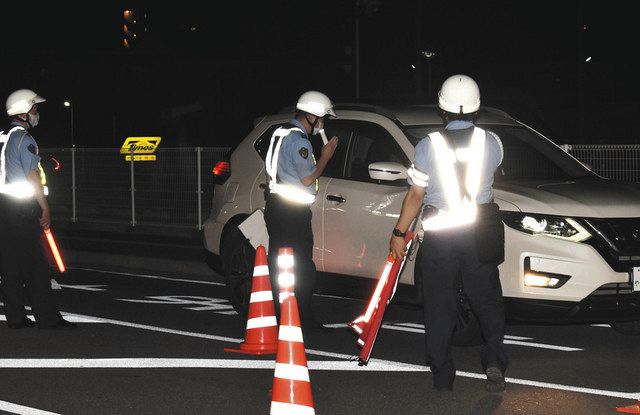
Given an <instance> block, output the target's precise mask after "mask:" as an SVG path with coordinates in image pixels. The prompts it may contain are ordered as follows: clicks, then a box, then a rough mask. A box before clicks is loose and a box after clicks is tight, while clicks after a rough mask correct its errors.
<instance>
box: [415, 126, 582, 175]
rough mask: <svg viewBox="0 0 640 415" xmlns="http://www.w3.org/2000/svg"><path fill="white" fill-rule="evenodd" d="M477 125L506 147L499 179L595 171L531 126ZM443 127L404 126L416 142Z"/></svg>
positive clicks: (497, 172)
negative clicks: (491, 132)
mask: <svg viewBox="0 0 640 415" xmlns="http://www.w3.org/2000/svg"><path fill="white" fill-rule="evenodd" d="M478 126H479V127H481V128H484V129H486V130H491V131H493V132H494V133H496V134H497V135H498V137H500V140H501V141H502V146H503V147H504V159H503V161H502V164H501V165H500V167H499V168H498V170H497V171H496V175H495V181H496V182H507V181H511V180H523V179H553V180H572V179H577V178H581V177H589V176H591V175H592V173H591V172H590V171H589V170H588V169H587V168H586V167H585V166H584V165H582V163H580V162H579V161H577V160H576V159H574V158H573V157H572V156H570V155H569V154H567V153H566V152H564V151H562V149H561V148H559V147H558V146H556V145H555V144H554V143H553V142H551V141H550V140H548V139H547V138H545V137H543V136H542V135H540V134H538V133H536V132H535V131H533V130H531V129H529V128H526V127H524V126H513V125H482V124H480V125H478ZM440 128H442V126H441V125H419V126H410V127H405V132H406V133H407V136H408V137H409V140H411V143H412V144H413V145H414V146H415V145H416V144H417V143H418V141H420V140H421V139H422V138H423V137H426V136H427V135H428V134H430V133H432V132H434V131H437V130H438V129H440Z"/></svg>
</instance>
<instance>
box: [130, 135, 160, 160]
mask: <svg viewBox="0 0 640 415" xmlns="http://www.w3.org/2000/svg"><path fill="white" fill-rule="evenodd" d="M160 140H162V137H127V139H126V140H124V143H122V147H120V154H125V158H124V159H125V160H126V161H131V156H132V155H133V161H155V159H156V155H155V154H153V153H155V151H156V148H158V145H159V144H160Z"/></svg>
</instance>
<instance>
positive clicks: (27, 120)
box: [16, 114, 33, 130]
mask: <svg viewBox="0 0 640 415" xmlns="http://www.w3.org/2000/svg"><path fill="white" fill-rule="evenodd" d="M25 115H26V117H25V119H24V120H23V119H22V118H21V117H19V116H18V117H16V118H17V119H18V121H20V122H23V123H26V124H27V125H28V126H29V129H30V130H31V129H32V128H33V126H32V125H31V123H30V122H29V114H25Z"/></svg>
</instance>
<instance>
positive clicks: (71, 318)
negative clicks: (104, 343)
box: [0, 313, 104, 323]
mask: <svg viewBox="0 0 640 415" xmlns="http://www.w3.org/2000/svg"><path fill="white" fill-rule="evenodd" d="M60 314H62V315H63V316H64V317H67V314H66V313H60ZM27 318H28V319H29V320H31V321H36V320H35V318H34V317H33V316H30V315H28V316H27ZM66 320H68V321H70V322H72V323H104V321H99V320H96V319H95V318H84V317H76V316H69V317H68V318H66ZM0 321H7V316H6V315H4V314H0Z"/></svg>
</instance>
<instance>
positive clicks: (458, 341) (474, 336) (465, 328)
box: [452, 286, 482, 346]
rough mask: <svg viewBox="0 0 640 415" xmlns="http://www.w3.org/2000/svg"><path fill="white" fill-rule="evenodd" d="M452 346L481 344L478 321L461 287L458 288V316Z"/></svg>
mask: <svg viewBox="0 0 640 415" xmlns="http://www.w3.org/2000/svg"><path fill="white" fill-rule="evenodd" d="M452 344H453V345H454V346H478V345H480V344H482V330H481V329H480V322H479V321H478V318H477V317H476V315H475V314H473V311H472V310H471V306H470V305H469V300H468V299H467V296H466V295H465V293H464V290H463V289H462V286H460V288H459V289H458V318H457V320H456V327H455V328H454V330H453V340H452Z"/></svg>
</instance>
